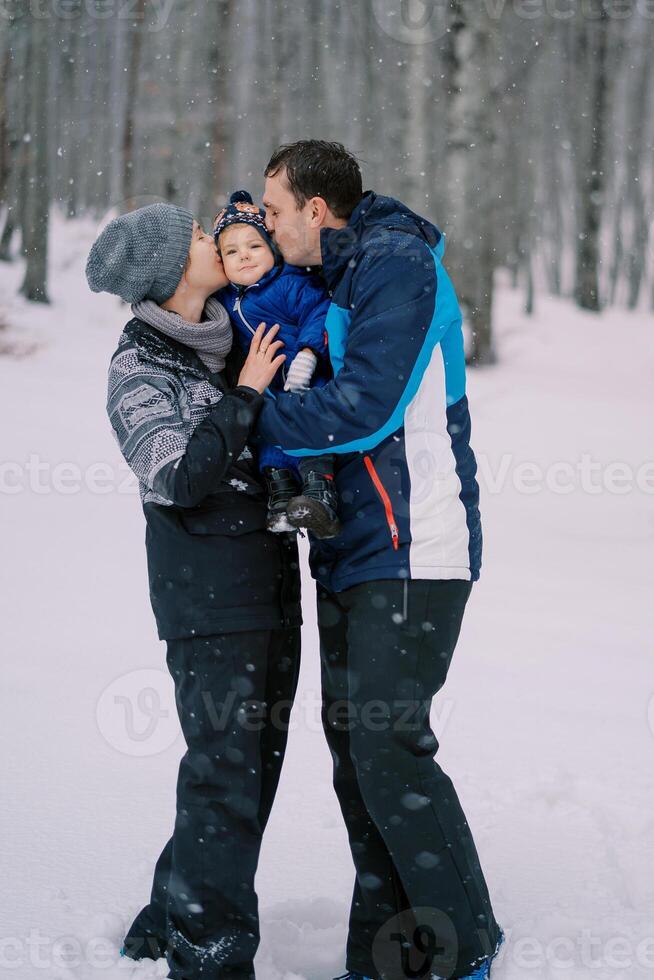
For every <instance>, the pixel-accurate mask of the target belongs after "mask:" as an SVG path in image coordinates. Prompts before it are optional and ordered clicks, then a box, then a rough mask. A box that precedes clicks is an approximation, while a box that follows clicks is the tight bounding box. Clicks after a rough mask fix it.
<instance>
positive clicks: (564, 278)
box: [0, 0, 654, 363]
mask: <svg viewBox="0 0 654 980" xmlns="http://www.w3.org/2000/svg"><path fill="white" fill-rule="evenodd" d="M0 15H1V16H0V78H1V89H0V199H1V200H2V203H3V207H2V212H1V214H0V222H1V225H0V228H1V240H0V259H1V260H2V261H4V262H11V261H14V260H15V259H16V258H17V257H18V256H20V255H23V256H25V257H26V259H27V265H26V270H25V277H24V280H23V282H22V285H21V289H22V291H23V293H24V294H25V296H27V297H28V298H29V299H31V300H34V301H40V302H47V299H48V283H47V276H46V265H47V257H46V252H45V250H46V245H47V240H48V236H47V228H48V217H49V215H50V214H51V213H52V212H53V211H55V210H58V211H59V212H60V213H61V214H62V215H64V216H65V217H67V218H75V217H77V216H80V215H91V216H93V217H95V218H100V217H101V216H103V215H105V214H106V213H107V212H113V211H115V212H120V211H122V210H125V209H129V208H131V207H134V206H138V205H140V204H144V203H147V202H149V201H151V200H156V199H165V200H169V201H172V202H176V203H180V204H183V205H185V206H188V207H189V208H190V209H191V210H192V211H194V212H195V213H197V214H199V215H201V216H202V217H203V220H205V221H206V222H209V221H210V220H211V218H212V217H213V215H214V214H215V213H216V211H217V209H218V206H219V205H220V203H221V202H222V201H224V200H225V198H226V195H227V194H228V193H229V192H230V191H231V190H233V189H234V188H235V187H237V186H241V185H248V186H249V187H250V188H251V189H252V191H253V193H254V194H255V195H256V194H260V190H261V185H262V168H263V166H264V165H265V162H266V161H267V159H268V157H269V155H270V152H271V151H272V149H273V148H274V147H275V146H276V145H278V144H279V143H282V142H287V141H291V140H294V139H297V138H299V137H300V136H302V135H304V136H306V135H314V136H320V137H321V138H326V139H338V140H340V141H342V142H344V143H345V144H346V145H347V146H348V147H349V148H351V149H352V150H353V151H354V152H355V153H356V154H358V156H359V157H360V159H361V161H362V164H363V167H364V176H365V184H366V186H368V187H372V188H374V189H376V190H377V191H378V192H380V193H388V194H393V195H394V196H396V197H400V198H402V199H404V200H405V201H406V202H407V203H408V204H409V205H410V206H411V207H413V208H414V209H416V210H417V211H419V212H421V213H424V214H425V215H426V216H428V217H429V218H431V219H432V220H434V221H435V222H436V223H437V224H438V225H439V226H440V227H441V228H442V230H444V231H445V233H446V235H447V236H448V267H449V269H450V271H451V273H452V274H453V276H454V280H455V282H456V283H457V286H458V290H459V294H460V297H461V299H462V301H463V302H464V303H465V308H466V311H467V314H468V319H469V324H470V326H471V336H472V347H471V358H472V360H474V361H476V362H478V363H485V362H489V361H492V360H493V358H494V345H493V279H494V273H495V271H496V270H497V269H498V268H502V267H503V268H505V269H508V270H510V275H511V277H512V279H513V281H514V283H515V284H516V285H518V286H519V288H520V289H521V291H522V293H523V297H524V305H525V309H526V310H527V311H531V310H532V309H533V307H534V303H535V294H536V292H537V291H538V290H539V289H544V290H546V291H547V292H548V293H550V294H553V295H555V296H570V297H573V298H574V301H575V303H576V304H578V306H579V307H581V308H583V309H586V310H593V311H598V310H601V309H603V308H606V307H609V306H613V305H616V306H619V307H628V308H630V309H634V308H637V307H639V305H640V306H643V307H644V308H652V307H653V306H654V263H653V262H652V255H653V252H652V234H653V233H652V230H651V223H652V214H653V211H654V154H653V153H652V148H653V144H654V98H653V97H652V96H653V94H654V68H653V59H652V50H654V6H653V5H652V4H651V3H648V2H644V0H632V2H625V0H579V2H577V0H564V2H563V0H562V2H557V3H550V2H549V0H548V2H546V0H536V2H534V0H520V2H518V0H515V2H506V0H451V2H445V0H440V2H439V0H401V2H393V0H353V2H346V0H315V2H314V0H312V2H311V3H310V4H308V5H307V6H305V7H301V6H299V5H296V4H293V3H291V2H289V0H205V2H200V3H194V2H192V0H84V2H82V0H61V2H55V0H52V2H50V0H29V2H28V0H11V2H10V0H5V3H4V4H3V6H2V10H1V11H0Z"/></svg>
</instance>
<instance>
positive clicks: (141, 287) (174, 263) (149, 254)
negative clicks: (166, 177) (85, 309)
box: [86, 202, 193, 303]
mask: <svg viewBox="0 0 654 980" xmlns="http://www.w3.org/2000/svg"><path fill="white" fill-rule="evenodd" d="M192 235H193V215H192V214H191V212H190V211H187V210H186V208H178V207H176V206H175V205H174V204H165V203H163V202H162V203H161V204H150V205H148V207H146V208H138V209H137V210H136V211H129V212H128V213H127V214H123V215H121V216H120V217H118V218H114V220H113V221H111V222H110V223H109V224H108V225H107V227H106V228H105V229H104V231H103V232H102V234H101V235H100V236H99V237H98V239H97V240H96V242H95V244H94V245H93V248H92V249H91V251H90V253H89V257H88V261H87V263H86V279H87V281H88V284H89V287H90V288H91V289H92V290H93V292H94V293H103V292H107V293H115V294H116V295H117V296H120V297H121V298H122V299H124V300H125V302H126V303H138V302H140V300H142V299H151V300H154V302H155V303H163V302H165V300H167V299H170V297H171V296H172V295H173V293H174V292H175V290H176V289H177V287H178V286H179V283H180V280H181V278H182V273H183V271H184V266H185V265H186V260H187V258H188V253H189V249H190V247H191V238H192Z"/></svg>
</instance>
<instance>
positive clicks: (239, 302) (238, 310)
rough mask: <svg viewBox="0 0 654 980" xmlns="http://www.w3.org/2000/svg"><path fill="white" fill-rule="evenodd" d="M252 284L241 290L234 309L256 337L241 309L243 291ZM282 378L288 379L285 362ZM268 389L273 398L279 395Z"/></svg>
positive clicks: (250, 287)
mask: <svg viewBox="0 0 654 980" xmlns="http://www.w3.org/2000/svg"><path fill="white" fill-rule="evenodd" d="M252 286H258V283H256V282H255V283H252ZM252 286H245V288H244V289H243V290H241V291H239V294H238V296H237V297H236V299H235V300H234V309H235V311H236V312H237V313H238V315H239V317H240V318H241V320H242V321H243V323H244V324H245V326H246V327H247V328H248V330H249V331H250V333H251V334H252V336H253V337H254V335H255V333H256V330H255V329H254V328H253V327H252V325H251V324H250V322H249V321H248V319H247V317H246V316H245V314H244V313H243V310H242V309H241V299H242V297H243V293H245V292H246V291H247V290H248V289H252ZM282 378H283V379H284V381H286V372H285V371H284V365H283V364H282ZM266 391H267V392H268V394H269V395H270V397H271V398H274V399H275V400H276V399H277V395H275V393H274V392H272V391H271V390H270V388H266Z"/></svg>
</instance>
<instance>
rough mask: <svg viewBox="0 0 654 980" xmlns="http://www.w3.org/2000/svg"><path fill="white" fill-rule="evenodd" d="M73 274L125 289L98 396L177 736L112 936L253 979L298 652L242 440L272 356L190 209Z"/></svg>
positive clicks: (122, 232) (297, 620) (173, 966)
mask: <svg viewBox="0 0 654 980" xmlns="http://www.w3.org/2000/svg"><path fill="white" fill-rule="evenodd" d="M86 274H87V279H88V282H89V285H90V287H91V289H92V290H93V291H95V292H100V291H107V292H110V293H115V294H117V295H118V296H120V297H122V299H124V300H125V301H126V302H130V303H132V312H133V314H134V318H133V319H131V320H130V321H129V323H128V324H127V326H126V327H125V329H124V331H123V333H122V336H121V337H120V341H119V344H118V348H117V350H116V352H115V353H114V355H113V357H112V359H111V365H110V369H109V386H108V403H107V410H108V413H109V418H110V420H111V425H112V428H113V430H114V434H115V437H116V439H117V441H118V444H119V446H120V449H121V452H122V453H123V455H124V457H125V459H126V460H127V462H128V464H129V466H130V467H131V468H132V470H133V471H134V473H135V474H136V475H137V477H138V478H139V486H140V492H141V500H142V504H143V509H144V512H145V518H146V548H147V558H148V573H149V582H150V597H151V601H152V607H153V610H154V613H155V617H156V621H157V628H158V634H159V637H160V639H162V640H165V641H166V644H167V655H166V659H167V664H168V668H169V670H170V672H171V674H172V676H173V679H174V682H175V698H176V703H177V709H178V713H179V718H180V723H181V727H182V731H183V734H184V738H185V740H186V745H187V751H186V753H185V755H184V757H183V759H182V761H181V764H180V768H179V776H178V783H177V817H176V821H175V827H174V832H173V835H172V837H171V839H170V841H169V842H168V844H167V845H166V847H165V848H164V851H163V852H162V854H161V856H160V858H159V860H158V862H157V866H156V869H155V876H154V884H153V887H152V895H151V899H150V902H149V904H148V905H147V906H146V907H145V908H144V909H143V910H142V911H141V912H140V913H139V915H138V916H137V917H136V920H135V921H134V923H133V924H132V926H131V927H130V929H129V930H128V933H127V936H126V938H125V945H124V947H123V950H122V951H121V952H123V953H124V955H127V956H129V957H131V958H133V959H141V958H143V957H151V958H152V959H156V958H157V957H158V956H162V955H164V953H165V955H166V956H167V958H168V963H169V967H170V974H169V975H170V977H173V978H176V980H196V978H198V980H199V978H200V977H201V978H203V980H204V978H211V980H214V978H218V977H221V978H222V977H227V976H228V977H229V978H230V980H250V978H252V977H253V976H254V973H253V959H254V954H255V951H256V949H257V946H258V941H259V929H258V918H257V900H256V894H255V891H254V875H255V871H256V867H257V861H258V856H259V849H260V844H261V836H262V833H263V830H264V828H265V826H266V822H267V819H268V815H269V813H270V809H271V806H272V801H273V798H274V796H275V791H276V788H277V784H278V780H279V775H280V768H281V764H282V759H283V755H284V750H285V746H286V736H287V727H288V726H287V721H288V714H289V712H290V706H291V704H292V701H293V697H294V695H295V689H296V684H297V673H298V666H299V651H300V625H301V622H302V619H301V611H300V581H299V563H298V554H297V545H296V541H295V538H294V536H293V535H290V534H289V535H277V534H272V533H270V532H269V531H267V530H266V493H265V488H264V486H263V485H262V483H261V482H260V478H259V474H258V470H257V467H256V465H255V462H254V460H253V457H252V454H251V452H250V450H249V448H248V446H247V440H248V437H249V436H250V434H251V432H252V428H253V425H254V423H255V420H256V417H257V414H258V411H259V409H260V407H261V404H262V402H263V394H262V393H263V391H264V389H265V388H266V387H267V386H268V385H269V384H270V382H271V381H272V379H273V377H274V375H275V373H276V371H277V370H278V368H279V367H280V366H281V364H282V363H283V361H284V355H283V354H279V348H280V347H281V346H282V344H281V341H275V340H274V339H273V338H274V335H275V332H276V329H275V328H272V329H271V330H269V331H268V332H267V334H265V335H264V329H265V328H264V325H263V324H261V325H260V327H259V328H258V329H257V331H256V333H255V335H254V338H253V340H252V346H251V348H250V351H249V354H248V357H247V359H246V360H245V362H244V363H243V364H242V367H241V369H240V373H239V374H238V377H237V378H236V383H235V384H233V383H232V382H233V381H234V374H235V373H236V370H238V368H237V367H234V366H233V365H232V366H231V370H230V368H229V367H228V366H227V364H226V358H227V355H228V353H229V352H230V349H231V346H232V331H231V326H230V322H229V318H228V316H227V314H226V312H225V310H224V309H223V307H222V306H221V305H220V303H218V302H217V301H216V300H214V299H212V294H213V293H215V291H216V290H217V289H220V288H222V287H223V286H225V285H226V284H227V278H226V276H225V273H224V271H223V268H222V263H221V260H220V258H219V256H218V253H217V251H216V248H215V245H214V241H213V238H212V237H211V236H210V235H206V234H205V233H204V231H203V230H202V228H200V226H199V225H198V224H197V222H195V221H194V220H193V217H192V215H191V214H190V212H188V211H186V210H184V209H183V208H178V207H174V206H172V205H168V204H155V205H151V206H150V207H147V208H141V209H139V210H137V211H133V212H131V213H129V214H126V215H124V216H122V217H119V218H116V219H115V220H114V221H112V222H111V223H110V224H109V225H108V226H107V228H106V229H105V230H104V231H103V233H102V234H101V235H100V237H99V238H98V240H97V241H96V242H95V244H94V245H93V248H92V250H91V253H90V255H89V260H88V263H87V270H86Z"/></svg>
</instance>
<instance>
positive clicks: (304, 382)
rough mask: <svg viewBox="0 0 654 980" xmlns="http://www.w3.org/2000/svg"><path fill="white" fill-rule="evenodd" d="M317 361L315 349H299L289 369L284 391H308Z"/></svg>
mask: <svg viewBox="0 0 654 980" xmlns="http://www.w3.org/2000/svg"><path fill="white" fill-rule="evenodd" d="M317 363H318V358H317V357H316V355H315V354H314V353H313V351H310V350H301V351H299V352H298V353H297V354H296V355H295V357H294V358H293V361H292V363H291V366H290V368H289V369H288V374H287V375H286V384H285V385H284V391H306V390H307V388H308V387H309V382H310V381H311V378H312V376H313V372H314V371H315V370H316V364H317Z"/></svg>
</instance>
